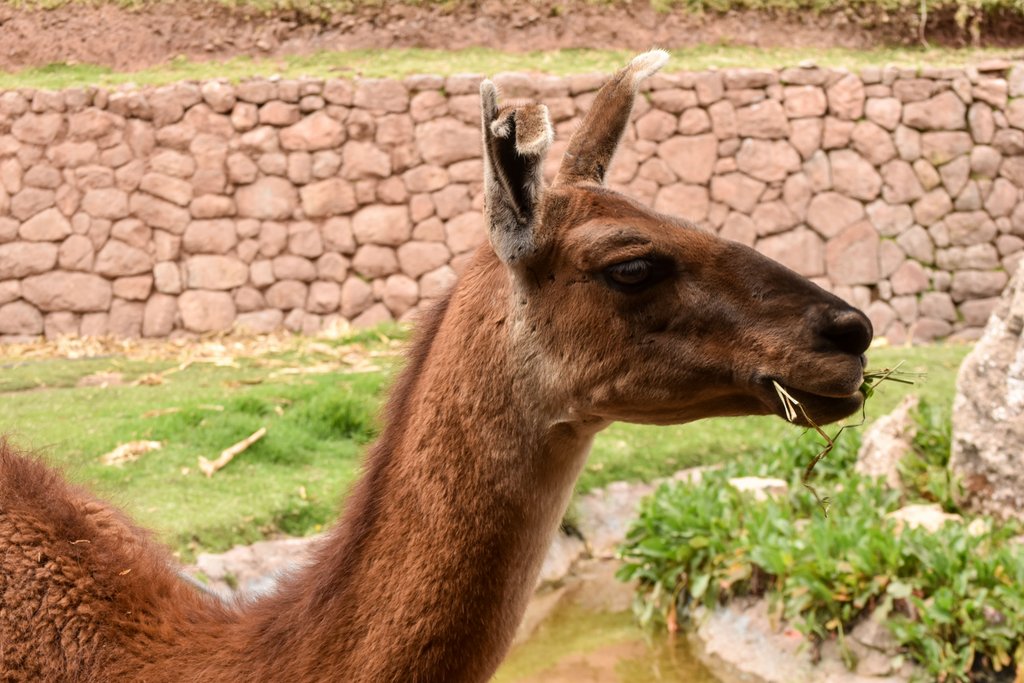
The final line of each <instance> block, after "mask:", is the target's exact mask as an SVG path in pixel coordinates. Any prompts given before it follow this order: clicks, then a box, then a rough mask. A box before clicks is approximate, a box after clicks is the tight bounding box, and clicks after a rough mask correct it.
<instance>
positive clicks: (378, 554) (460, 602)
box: [260, 279, 603, 682]
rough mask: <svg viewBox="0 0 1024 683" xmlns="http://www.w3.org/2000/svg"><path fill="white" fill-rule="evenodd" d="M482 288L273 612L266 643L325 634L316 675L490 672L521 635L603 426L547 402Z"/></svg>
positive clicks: (451, 320) (444, 333) (401, 404)
mask: <svg viewBox="0 0 1024 683" xmlns="http://www.w3.org/2000/svg"><path fill="white" fill-rule="evenodd" d="M473 284H474V282H473V280H472V279H471V280H470V282H469V283H465V282H464V284H463V287H462V288H460V289H461V290H462V291H461V292H456V294H455V295H454V298H453V300H452V302H451V303H450V304H449V307H448V310H447V312H446V314H445V317H444V320H443V321H442V322H441V325H440V327H439V329H438V333H437V335H436V338H435V340H434V341H433V343H431V342H430V341H429V340H421V342H420V343H421V344H427V343H430V348H429V351H428V352H427V355H426V357H425V358H423V359H422V360H420V361H416V360H415V359H414V360H413V363H418V364H419V366H420V367H418V368H410V372H412V373H413V374H415V375H416V376H415V377H411V378H407V380H406V381H405V382H403V384H404V385H405V386H404V387H403V388H404V390H405V391H406V392H407V393H406V395H405V396H398V397H396V399H393V401H395V403H394V405H393V407H394V406H398V408H399V409H400V410H403V411H404V413H405V414H404V415H392V416H391V424H390V425H389V427H388V430H387V431H386V432H385V434H384V435H383V436H382V438H381V440H380V442H379V443H378V444H377V446H376V447H375V449H374V451H373V452H372V453H371V455H370V459H369V465H368V471H367V474H366V475H365V478H364V481H362V482H361V484H360V485H359V487H358V488H357V490H356V491H355V493H354V494H353V496H352V497H351V499H350V503H349V508H348V510H347V511H346V514H345V516H344V519H343V521H342V523H341V524H340V525H339V527H338V529H336V530H335V532H334V534H333V537H332V541H333V542H332V543H331V544H330V545H329V546H327V547H325V549H324V550H323V552H322V553H321V555H320V557H319V558H318V560H317V562H316V563H315V564H314V565H313V566H312V567H311V568H310V569H309V570H308V571H307V572H306V573H305V574H304V575H300V576H299V577H296V580H295V583H293V585H292V586H290V587H288V588H286V589H285V591H284V592H283V593H282V595H281V596H280V598H279V599H278V600H275V601H274V605H273V607H272V609H270V610H268V611H266V612H264V614H265V615H266V616H265V617H264V618H265V619H269V620H271V624H267V623H266V622H264V623H263V625H262V626H261V629H260V630H261V633H262V634H264V635H267V636H269V639H268V642H269V640H271V639H275V638H282V637H283V638H288V637H292V636H289V635H286V634H283V633H282V629H279V628H276V627H275V626H276V625H286V626H288V627H289V630H291V631H292V634H293V635H294V627H295V625H296V624H297V623H301V624H306V626H305V627H304V628H302V629H301V633H300V637H301V638H302V639H303V640H304V641H305V642H306V643H313V642H315V643H318V644H319V646H318V647H317V652H316V653H315V661H311V663H310V664H308V665H307V664H305V663H303V662H301V661H298V660H296V661H295V665H296V666H298V667H300V670H298V671H296V673H297V674H299V675H300V676H305V677H306V678H303V680H306V679H309V680H319V678H320V677H321V676H323V678H325V679H327V678H331V677H332V676H335V675H336V676H337V678H336V679H337V680H342V679H344V680H353V681H354V680H367V681H391V680H396V681H397V680H405V681H409V680H423V681H439V680H444V681H452V682H458V681H485V680H487V679H488V678H489V677H490V675H491V673H493V670H494V668H496V666H497V664H498V662H500V660H501V658H502V657H503V656H504V654H505V651H506V650H507V648H508V646H509V643H510V642H511V639H512V636H513V635H514V632H515V629H516V626H517V625H518V621H519V619H520V618H521V616H522V612H523V610H524V609H525V604H526V601H527V599H528V598H529V595H530V593H531V592H532V589H533V586H534V583H535V581H536V576H537V573H538V571H539V568H540V564H541V562H542V560H543V556H544V552H545V550H546V548H547V545H548V543H549V542H550V538H551V535H552V533H553V532H554V531H555V529H556V527H557V525H558V522H559V520H560V519H561V516H562V514H563V513H564V510H565V506H566V504H567V502H568V497H569V495H570V493H571V489H572V484H573V482H574V481H575V479H576V476H577V475H578V473H579V469H580V467H581V466H582V464H583V460H584V458H585V456H586V452H587V450H588V449H589V445H590V441H591V439H592V437H593V434H594V433H595V432H596V431H597V430H598V428H599V426H598V425H593V424H586V423H585V422H584V421H582V420H572V419H568V418H567V417H566V416H564V415H559V414H558V410H559V409H558V408H556V407H548V406H545V405H544V404H543V402H542V401H539V400H538V397H539V396H542V395H544V392H543V390H542V387H541V386H538V380H537V379H536V378H538V377H541V376H542V375H541V373H539V372H538V369H537V368H535V367H534V364H535V363H536V359H535V357H533V356H531V354H528V353H527V354H524V353H516V352H514V350H513V349H511V348H509V347H510V345H509V342H508V339H509V336H510V335H509V332H508V330H507V329H505V326H506V325H508V324H512V322H513V321H510V320H508V319H507V318H506V317H505V314H504V313H503V312H502V311H500V310H495V311H492V312H485V313H484V314H483V315H481V314H480V312H479V311H478V310H475V311H474V312H473V314H472V315H469V314H468V312H469V310H470V309H469V308H468V307H466V308H463V303H462V302H463V301H464V300H466V299H475V301H477V302H479V301H481V300H488V298H490V299H491V300H495V299H499V300H500V298H501V297H500V295H498V294H496V293H494V292H492V293H491V294H490V296H489V297H485V296H480V294H479V293H476V294H472V293H470V294H468V296H467V295H465V292H464V290H465V289H466V288H472V287H473ZM476 284H480V285H485V286H489V287H493V286H495V284H499V285H500V283H493V282H492V283H489V284H488V283H476ZM460 293H461V294H463V296H460ZM601 426H603V425H601ZM271 634H274V635H271ZM307 649H308V646H307ZM278 666H280V663H278ZM307 666H308V667H309V668H303V667H307ZM353 671H356V672H359V674H358V675H357V676H353V675H352V672H353ZM327 672H332V673H331V675H327Z"/></svg>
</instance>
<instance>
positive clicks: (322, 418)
mask: <svg viewBox="0 0 1024 683" xmlns="http://www.w3.org/2000/svg"><path fill="white" fill-rule="evenodd" d="M385 332H386V336H380V335H378V334H377V333H369V334H363V335H362V336H361V337H359V338H356V339H348V340H341V341H337V342H315V343H314V342H308V341H304V340H296V341H294V342H291V343H290V345H289V344H285V345H284V346H283V347H282V348H277V349H272V350H270V351H266V352H260V353H253V354H245V353H242V354H236V355H231V354H230V353H226V354H224V355H222V356H220V357H219V358H215V359H212V360H216V362H211V359H205V360H201V361H197V362H193V363H192V364H191V365H188V366H187V367H185V368H184V369H182V370H180V371H177V368H178V367H180V359H179V358H172V357H159V356H153V357H144V356H140V354H134V355H132V354H129V356H127V357H126V356H124V355H119V354H108V355H105V356H102V357H93V358H83V359H77V360H72V359H66V358H24V357H11V356H10V355H4V352H2V351H0V415H2V416H3V418H2V420H0V432H6V433H8V434H9V435H10V436H11V437H12V438H13V439H14V440H15V441H16V442H17V443H19V444H20V445H22V446H25V447H31V448H35V449H37V450H39V451H40V452H41V453H42V454H43V455H44V456H45V457H46V458H48V459H49V460H51V461H52V462H55V463H58V464H60V465H61V466H63V467H65V468H66V470H67V472H68V475H69V477H71V478H72V479H73V480H75V481H77V482H80V483H82V484H84V485H86V486H88V487H89V488H91V489H92V490H94V491H97V492H98V493H99V494H100V495H102V496H104V497H105V498H107V499H109V500H111V501H113V502H115V503H116V504H118V505H121V506H123V507H124V508H126V509H127V510H128V511H129V512H130V513H131V514H132V515H133V516H134V517H135V518H136V519H137V520H139V521H140V522H141V523H142V524H144V525H146V526H148V527H150V528H153V529H155V530H157V532H158V534H159V536H160V537H161V538H162V539H164V540H165V541H166V542H168V543H170V544H171V545H172V547H174V548H175V549H176V550H177V551H178V552H179V553H181V556H182V557H183V558H186V559H188V558H190V557H191V556H192V555H193V554H194V553H195V552H197V551H200V550H223V549H226V548H228V547H230V546H231V545H233V544H236V543H242V542H251V541H254V540H258V539H259V538H261V537H264V536H266V535H268V534H273V533H280V532H284V533H290V534H306V533H311V532H314V531H317V530H319V529H321V528H322V527H323V525H324V524H327V523H329V522H330V521H331V520H332V519H333V518H334V517H335V516H336V514H337V512H338V511H339V510H340V505H341V504H340V503H339V500H341V499H343V498H344V495H345V493H346V492H347V491H348V490H349V488H350V486H351V484H352V483H353V481H354V480H355V479H356V478H357V477H358V475H359V471H360V463H361V457H362V453H363V450H364V448H365V445H366V444H367V443H368V442H369V441H370V440H372V438H373V435H374V434H375V433H376V431H377V430H378V428H379V425H378V424H377V423H376V417H375V416H376V412H377V409H378V408H379V406H380V405H381V403H382V401H383V399H384V397H385V395H386V390H387V387H388V386H389V384H390V381H391V379H392V376H393V374H394V372H395V371H396V369H397V367H398V361H397V360H396V358H395V356H394V353H393V347H394V346H395V342H394V341H391V339H392V338H393V337H402V336H404V332H401V331H398V330H396V329H394V328H389V329H386V330H385ZM382 339H383V340H384V341H382ZM967 350H968V347H966V346H934V347H920V348H890V349H877V350H874V351H872V352H871V354H870V357H871V359H872V366H873V367H886V366H891V365H893V364H895V363H896V362H898V361H900V360H903V361H904V369H906V370H911V371H925V372H927V373H928V376H927V378H926V379H924V380H923V381H921V382H920V383H919V384H917V385H916V386H914V387H907V386H904V385H900V384H893V383H889V384H886V385H885V386H884V387H883V388H882V389H881V390H880V391H878V392H877V393H876V394H875V396H874V397H873V398H872V400H871V401H870V403H869V405H868V420H869V421H870V420H871V419H873V418H875V417H878V416H879V415H883V414H885V413H886V412H887V411H889V410H891V409H892V407H894V406H895V404H896V403H897V402H898V401H899V399H900V398H901V397H902V395H903V394H905V393H907V392H908V391H915V392H918V393H920V394H922V395H923V396H924V397H925V398H926V399H927V400H928V401H930V402H932V403H934V404H936V405H938V406H941V407H942V409H944V410H947V411H948V410H949V406H950V404H951V401H952V396H953V383H954V379H955V373H956V368H957V367H958V365H959V363H960V361H961V360H962V358H963V356H964V355H965V354H966V352H967ZM229 351H230V350H229ZM381 354H383V355H381ZM353 358H354V359H355V360H353ZM352 362H355V363H356V364H355V366H354V367H355V368H358V369H359V370H360V371H359V372H353V371H351V367H352V366H351V363H352ZM374 367H377V368H379V369H374ZM100 372H118V373H121V376H122V382H123V383H121V384H112V385H110V386H106V387H102V386H79V383H80V381H81V379H82V378H83V377H86V376H89V375H94V374H95V373H100ZM161 372H166V374H165V375H164V376H163V377H164V381H163V383H156V384H152V383H147V381H143V382H141V383H136V380H139V379H140V378H148V379H151V378H152V377H153V376H154V375H155V374H156V373H161ZM260 427H266V428H267V430H268V432H267V436H266V437H265V438H264V439H262V440H261V441H259V442H257V443H256V444H255V445H254V446H253V447H252V448H250V449H249V450H247V451H246V452H244V453H242V454H241V455H239V456H238V457H237V458H236V459H235V460H234V461H233V462H232V463H231V464H230V465H228V466H227V467H225V468H224V469H223V470H221V471H220V472H218V473H217V474H216V475H215V476H214V477H212V478H209V479H208V478H206V477H204V476H203V475H202V474H201V473H200V472H199V471H198V467H197V459H198V457H199V456H205V457H207V458H211V459H212V458H215V457H216V456H217V455H218V454H219V453H220V452H221V451H222V450H223V449H224V448H226V447H228V446H230V445H231V444H233V443H236V442H237V441H240V440H241V439H243V438H245V437H246V436H248V435H250V434H252V433H253V432H255V431H256V430H257V429H259V428H260ZM801 433H802V430H800V429H798V428H796V427H793V426H792V425H789V424H787V423H785V422H783V421H782V420H779V419H777V418H768V417H761V418H741V419H737V418H733V419H729V420H724V419H723V420H705V421H702V422H697V423H693V424H689V425H683V426H679V427H642V426H637V425H624V424H617V425H613V426H612V427H611V428H610V429H608V430H607V431H605V432H604V433H602V434H601V435H600V436H599V437H598V439H597V441H596V443H595V445H594V450H593V453H592V455H591V457H590V460H589V461H588V464H587V466H586V468H585V470H584V473H583V476H582V477H581V479H580V482H579V486H578V489H579V490H580V491H587V490H589V489H591V488H594V487H598V486H602V485H604V484H607V483H609V482H611V481H616V480H647V479H650V478H653V477H657V476H664V475H668V474H670V473H672V472H674V471H676V470H678V469H681V468H684V467H689V466H693V465H701V464H709V463H715V462H721V461H724V460H728V459H729V458H731V457H733V456H735V455H737V454H740V453H744V452H751V451H755V450H757V449H761V448H766V447H769V446H770V445H772V444H775V443H778V442H779V441H782V440H787V439H797V438H799V436H800V434H801ZM140 439H146V440H158V441H161V442H163V444H164V447H163V448H162V449H161V450H159V451H154V452H150V453H147V454H145V455H143V456H141V458H140V459H139V460H137V461H136V462H132V463H128V464H126V465H124V466H123V467H112V466H108V465H104V464H101V463H100V460H99V458H100V456H101V455H102V454H104V453H106V452H108V451H110V450H112V449H113V448H114V447H116V446H117V445H118V444H121V443H124V442H127V441H133V440H140Z"/></svg>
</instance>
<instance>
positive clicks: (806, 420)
mask: <svg viewBox="0 0 1024 683" xmlns="http://www.w3.org/2000/svg"><path fill="white" fill-rule="evenodd" d="M861 381H862V379H861V378H859V377H858V379H857V382H856V384H855V386H856V387H857V389H855V390H854V391H836V390H834V389H831V388H830V389H828V390H818V391H814V390H809V389H797V388H796V387H793V386H791V385H787V384H785V383H783V382H781V381H779V380H774V379H768V380H766V382H765V392H766V394H767V396H766V398H767V400H768V403H769V404H770V405H771V408H772V410H771V412H772V413H774V414H775V415H778V416H779V417H781V418H783V419H785V420H787V421H789V422H793V423H794V424H799V425H802V426H804V427H811V426H814V425H822V424H828V423H830V422H836V421H837V420H841V419H843V418H844V417H849V416H850V415H852V414H854V413H855V412H857V411H858V410H860V408H861V406H862V405H863V404H864V394H862V393H861V392H860V383H861ZM776 384H777V385H778V386H779V387H781V388H782V392H785V394H784V395H785V396H786V397H787V398H785V399H784V398H783V395H782V392H780V391H779V390H778V389H776Z"/></svg>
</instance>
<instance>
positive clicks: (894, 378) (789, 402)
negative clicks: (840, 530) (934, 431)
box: [772, 361, 924, 517]
mask: <svg viewBox="0 0 1024 683" xmlns="http://www.w3.org/2000/svg"><path fill="white" fill-rule="evenodd" d="M902 365H903V361H900V362H899V363H897V364H896V365H894V366H893V367H891V368H883V369H881V370H878V371H876V372H866V373H864V380H863V382H861V385H860V388H859V389H858V391H860V393H861V394H862V395H863V396H864V400H863V401H862V402H861V406H860V422H857V423H856V424H847V425H843V426H842V427H840V428H839V430H838V431H837V432H836V433H835V435H834V436H829V435H828V433H827V432H826V431H825V430H824V429H822V428H821V427H820V426H818V423H816V422H815V421H814V420H812V419H811V416H810V415H808V414H807V411H806V410H804V406H803V404H802V403H800V401H798V400H796V399H795V398H793V396H792V395H791V394H790V393H789V392H788V391H786V389H785V387H783V386H782V385H781V384H779V383H778V382H776V381H775V380H772V384H773V385H774V386H775V393H777V394H778V395H779V400H780V401H781V402H782V408H783V411H784V412H785V417H786V420H788V421H789V422H796V418H797V415H798V414H799V415H802V416H803V418H804V420H806V421H807V424H808V425H810V427H811V429H813V430H814V431H816V432H817V433H818V434H819V435H820V436H821V438H822V439H824V440H825V447H824V448H822V449H821V451H819V452H818V454H817V455H815V456H814V457H813V458H811V461H810V462H809V463H807V467H805V468H804V474H803V477H801V481H802V483H803V485H804V488H806V489H807V490H808V491H810V492H811V494H812V495H813V496H814V499H815V500H816V501H818V506H819V507H820V508H821V512H822V514H823V515H825V516H826V517H828V505H829V499H828V497H827V496H826V497H822V496H820V495H818V491H817V490H816V489H815V488H814V486H812V485H811V483H810V479H811V475H812V474H813V473H814V467H815V466H816V465H817V464H818V463H819V462H821V461H822V459H823V458H824V457H825V456H827V455H828V454H829V453H831V452H832V449H833V448H835V446H836V440H837V439H838V438H839V435H840V434H842V433H843V432H844V431H845V430H846V429H848V428H857V427H862V426H863V425H864V422H865V421H866V420H867V412H866V409H867V402H868V399H869V398H871V396H872V395H873V394H874V393H875V389H876V388H877V387H878V385H880V384H881V383H882V382H899V383H900V384H914V378H920V377H923V376H924V373H912V372H903V371H901V370H900V366H902Z"/></svg>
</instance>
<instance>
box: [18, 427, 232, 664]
mask: <svg viewBox="0 0 1024 683" xmlns="http://www.w3.org/2000/svg"><path fill="white" fill-rule="evenodd" d="M171 567H172V563H171V560H170V558H169V556H168V554H167V552H166V551H165V550H163V549H162V548H160V547H159V546H158V545H157V544H155V543H153V542H152V541H151V540H150V539H149V537H148V535H147V534H146V533H145V532H144V531H142V530H140V529H138V528H137V527H135V526H134V525H132V524H131V523H130V522H129V521H128V520H127V518H126V517H125V516H124V515H123V514H121V513H120V512H119V511H118V510H116V509H115V508H113V507H112V506H110V505H108V504H106V503H104V502H102V501H99V500H97V499H96V498H94V497H92V496H91V495H89V494H88V493H86V492H85V491H83V490H81V489H78V488H77V487H73V486H71V485H69V484H68V483H66V482H65V481H64V479H63V478H62V477H61V475H60V474H58V473H57V472H56V471H54V470H52V469H51V468H49V467H47V466H46V465H44V464H43V463H41V462H40V461H39V460H38V459H36V458H35V457H33V456H30V455H26V454H21V453H18V452H17V451H16V450H15V449H14V448H13V447H12V446H11V445H10V444H9V443H8V442H7V441H5V440H0V680H14V681H19V680H24V681H56V680H60V681H88V680H104V681H114V680H118V679H122V680H127V679H133V678H134V674H135V672H138V671H139V670H140V669H141V668H143V667H144V666H145V665H146V663H147V660H152V659H153V658H154V657H157V658H159V655H160V654H161V653H162V654H164V655H166V654H167V648H171V647H173V646H174V645H173V644H174V643H175V642H180V641H181V635H182V634H181V631H182V630H183V629H185V628H186V626H185V624H187V623H188V622H192V624H193V625H196V622H197V621H199V622H206V621H208V618H209V617H210V616H216V615H217V612H218V611H221V612H224V610H218V608H217V606H216V605H215V604H213V603H212V602H211V601H208V600H204V599H203V597H202V596H199V595H198V594H197V593H196V591H194V590H191V589H190V588H189V587H188V586H185V585H183V583H182V582H181V581H180V580H179V579H178V578H177V576H176V575H175V573H174V571H173V570H172V568H171ZM200 616H204V617H206V618H199V617H200ZM222 616H224V617H226V616H227V615H226V612H225V613H224V614H223V615H222Z"/></svg>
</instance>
